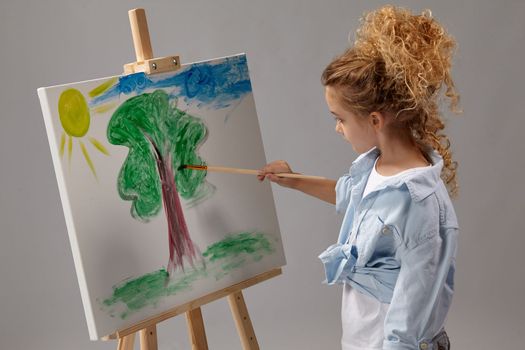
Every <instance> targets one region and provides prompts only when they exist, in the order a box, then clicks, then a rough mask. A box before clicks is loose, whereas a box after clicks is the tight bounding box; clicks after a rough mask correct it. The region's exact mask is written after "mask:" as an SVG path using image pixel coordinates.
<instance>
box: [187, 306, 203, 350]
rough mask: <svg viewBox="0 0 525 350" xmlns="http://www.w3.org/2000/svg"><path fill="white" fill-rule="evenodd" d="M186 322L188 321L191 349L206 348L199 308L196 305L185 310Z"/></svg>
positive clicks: (200, 349)
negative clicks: (194, 307)
mask: <svg viewBox="0 0 525 350" xmlns="http://www.w3.org/2000/svg"><path fill="white" fill-rule="evenodd" d="M186 322H187V323H188V333H189V338H190V341H191V348H192V350H208V342H207V341H206V332H205V331H204V322H203V321H202V312H201V308H200V307H198V308H196V309H193V310H190V311H188V312H186Z"/></svg>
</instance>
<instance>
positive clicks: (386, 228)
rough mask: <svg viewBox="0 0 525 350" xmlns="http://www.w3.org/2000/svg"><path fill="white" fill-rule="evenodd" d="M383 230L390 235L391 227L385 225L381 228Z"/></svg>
mask: <svg viewBox="0 0 525 350" xmlns="http://www.w3.org/2000/svg"><path fill="white" fill-rule="evenodd" d="M381 232H382V233H383V234H384V235H388V234H389V233H390V228H389V227H388V226H383V229H382V230H381Z"/></svg>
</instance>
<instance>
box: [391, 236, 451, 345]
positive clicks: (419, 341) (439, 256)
mask: <svg viewBox="0 0 525 350" xmlns="http://www.w3.org/2000/svg"><path fill="white" fill-rule="evenodd" d="M457 233H458V230H457V228H449V229H445V230H443V232H442V233H441V234H440V233H439V232H430V233H428V234H426V235H425V236H426V237H425V239H424V240H422V241H421V243H419V244H417V245H416V246H414V247H412V248H410V249H409V248H405V251H404V252H402V253H401V254H400V257H399V259H400V262H401V269H400V272H399V276H398V279H397V282H396V286H395V288H394V293H393V296H392V300H391V303H390V307H389V309H388V312H387V315H386V318H385V327H384V332H385V334H384V341H383V349H384V350H416V349H427V350H437V349H433V348H432V338H433V337H434V336H435V335H436V334H438V333H439V331H440V330H441V329H442V328H443V326H444V323H445V318H446V315H447V312H448V309H449V307H450V304H451V301H452V294H453V288H454V270H455V256H456V249H457Z"/></svg>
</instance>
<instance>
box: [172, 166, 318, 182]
mask: <svg viewBox="0 0 525 350" xmlns="http://www.w3.org/2000/svg"><path fill="white" fill-rule="evenodd" d="M180 169H191V170H206V171H214V172H219V173H230V174H247V175H262V174H261V173H260V172H259V170H252V169H241V168H227V167H223V166H209V165H189V164H186V165H181V166H180ZM273 175H276V176H279V177H290V178H296V179H313V180H326V178H325V177H322V176H312V175H303V174H294V173H275V174H273Z"/></svg>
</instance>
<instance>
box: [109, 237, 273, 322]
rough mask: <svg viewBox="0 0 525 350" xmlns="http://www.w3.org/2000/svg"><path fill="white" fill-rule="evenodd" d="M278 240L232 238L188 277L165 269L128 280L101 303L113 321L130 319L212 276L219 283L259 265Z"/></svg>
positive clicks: (211, 251)
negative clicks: (249, 265) (145, 308)
mask: <svg viewBox="0 0 525 350" xmlns="http://www.w3.org/2000/svg"><path fill="white" fill-rule="evenodd" d="M274 241H276V238H274V237H272V236H270V235H267V234H264V233H260V232H240V233H236V234H229V235H227V236H226V238H224V239H223V240H221V241H219V242H217V243H214V244H212V245H211V246H209V247H208V249H207V250H206V251H205V252H204V253H203V254H202V255H203V257H204V259H205V260H204V261H202V263H200V264H198V265H196V266H194V267H192V268H191V269H189V270H188V271H186V272H185V273H180V272H179V273H178V274H177V275H170V274H168V272H167V271H166V270H165V269H160V270H158V271H154V272H151V273H148V274H145V275H143V276H140V277H138V278H134V279H128V280H125V281H123V282H121V283H119V284H118V285H116V286H114V287H113V295H112V296H111V297H109V298H107V299H105V300H103V301H102V302H101V306H102V309H104V310H106V311H107V312H108V313H109V314H110V315H111V316H112V317H115V316H118V317H120V318H121V319H125V318H127V317H128V316H129V315H130V314H132V313H134V312H136V311H139V310H140V309H142V308H144V307H146V306H155V305H156V304H157V303H158V302H159V301H160V300H161V299H162V298H165V297H168V296H173V295H176V294H178V293H182V292H187V291H190V290H191V288H192V283H193V282H195V281H197V280H200V279H204V278H208V277H209V276H213V277H214V278H215V280H219V279H221V278H223V277H224V276H226V275H228V274H229V273H230V272H231V271H233V270H236V269H239V268H242V267H243V266H245V265H246V264H248V263H250V262H255V261H260V260H261V259H262V258H263V257H264V256H266V255H270V254H272V253H273V252H274V251H275V250H274V248H273V244H272V242H274Z"/></svg>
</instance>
